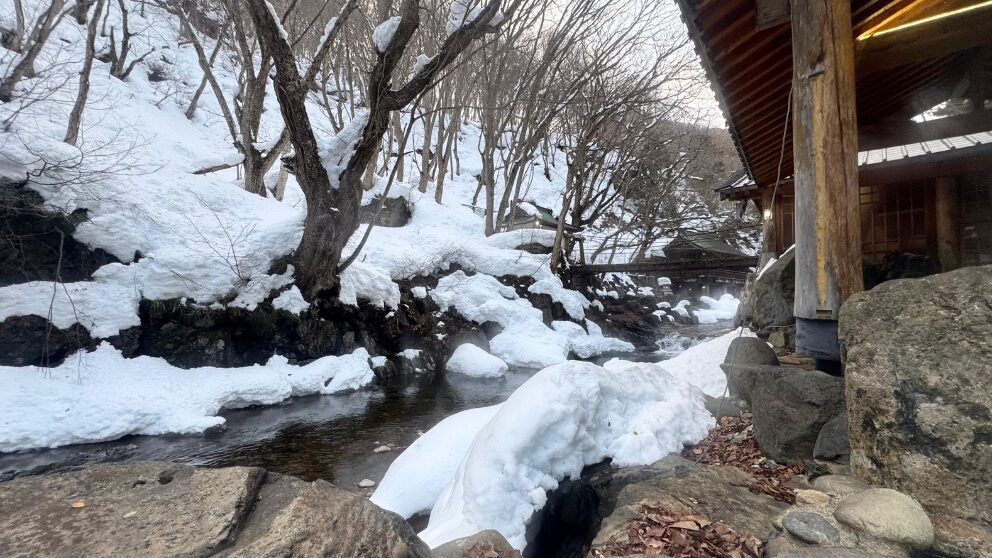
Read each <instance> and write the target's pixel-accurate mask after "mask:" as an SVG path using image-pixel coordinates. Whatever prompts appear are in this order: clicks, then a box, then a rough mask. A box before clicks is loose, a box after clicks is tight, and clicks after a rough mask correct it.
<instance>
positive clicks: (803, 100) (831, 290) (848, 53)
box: [791, 0, 862, 360]
mask: <svg viewBox="0 0 992 558" xmlns="http://www.w3.org/2000/svg"><path fill="white" fill-rule="evenodd" d="M791 7H792V57H793V87H794V88H795V89H794V90H793V103H794V104H793V118H792V129H793V156H794V160H795V171H794V172H795V190H796V193H795V196H796V198H795V203H796V215H795V219H796V299H795V308H794V311H795V315H796V322H797V323H796V349H797V351H799V352H805V353H806V354H809V355H811V356H814V357H818V358H823V359H830V360H839V355H840V351H839V347H838V346H837V338H836V327H837V323H836V320H837V318H838V314H839V311H840V306H841V304H842V303H843V302H844V301H845V300H847V298H848V297H850V296H851V295H853V294H854V293H856V292H858V291H860V290H862V272H861V220H860V208H859V200H858V167H857V164H858V129H857V112H856V98H855V94H854V38H853V34H852V30H851V0H791Z"/></svg>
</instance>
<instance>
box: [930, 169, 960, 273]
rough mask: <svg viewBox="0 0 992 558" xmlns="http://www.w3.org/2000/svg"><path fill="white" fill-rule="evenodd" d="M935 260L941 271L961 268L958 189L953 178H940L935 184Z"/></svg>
mask: <svg viewBox="0 0 992 558" xmlns="http://www.w3.org/2000/svg"><path fill="white" fill-rule="evenodd" d="M935 186H936V190H937V192H936V197H937V204H936V205H937V258H938V259H940V268H941V271H951V270H953V269H957V268H959V267H961V238H960V233H959V225H960V224H959V223H958V207H959V206H958V189H957V182H956V181H955V180H954V177H953V176H941V177H938V178H937V182H936V185H935Z"/></svg>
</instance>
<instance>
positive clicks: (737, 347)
mask: <svg viewBox="0 0 992 558" xmlns="http://www.w3.org/2000/svg"><path fill="white" fill-rule="evenodd" d="M723 362H724V363H726V364H727V365H731V366H733V365H763V364H768V365H772V366H778V364H779V362H778V356H776V355H775V351H773V350H772V348H771V347H769V346H768V343H766V342H764V341H763V340H761V339H759V338H757V337H738V338H737V339H734V340H733V341H731V342H730V347H728V348H727V356H726V357H724V359H723Z"/></svg>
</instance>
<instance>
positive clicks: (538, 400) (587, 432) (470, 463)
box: [379, 361, 713, 549]
mask: <svg viewBox="0 0 992 558" xmlns="http://www.w3.org/2000/svg"><path fill="white" fill-rule="evenodd" d="M712 424H713V418H712V416H710V414H709V413H708V412H707V411H706V409H705V407H704V405H703V396H702V393H701V392H699V390H697V389H696V388H694V387H692V386H688V385H685V384H683V383H681V382H679V381H677V380H675V379H674V378H672V377H671V376H669V375H668V374H665V373H659V371H658V370H657V369H656V368H654V367H653V366H651V365H637V364H632V363H631V364H630V366H626V367H624V368H623V369H615V370H607V369H605V368H602V367H600V366H596V365H594V364H590V363H584V362H574V361H573V362H567V363H564V364H561V365H557V366H552V367H549V368H545V369H544V370H542V371H540V372H538V373H537V374H536V375H535V376H533V377H532V378H531V379H529V380H528V381H527V382H526V383H524V384H523V385H522V386H520V388H518V389H517V390H516V391H515V392H514V393H513V394H512V395H511V396H510V398H509V399H507V401H506V402H505V403H503V405H502V407H501V408H500V409H499V410H498V412H496V414H495V415H494V416H493V417H492V419H491V420H490V421H489V422H488V423H487V424H485V426H483V427H482V428H481V430H480V431H479V432H478V434H477V435H476V436H475V439H474V440H473V441H472V443H471V446H470V447H469V449H468V451H467V453H466V454H465V455H464V459H462V460H461V463H460V464H459V465H458V468H457V471H456V472H455V474H454V477H453V479H452V480H451V482H450V483H449V484H448V485H447V487H446V488H445V489H444V491H443V493H442V494H441V495H440V496H439V497H438V498H437V501H436V502H435V504H434V507H433V509H432V510H431V518H430V523H429V524H428V526H427V529H425V530H424V531H423V532H422V533H420V537H421V538H422V539H423V540H424V541H425V542H427V544H428V545H430V546H431V547H437V546H439V545H441V544H444V543H445V542H448V541H450V540H453V539H456V538H458V537H462V536H466V535H470V534H473V533H476V532H479V531H482V530H485V529H496V530H498V531H499V532H500V533H502V534H503V535H504V536H505V537H506V538H507V540H508V541H510V543H511V544H512V545H513V546H515V547H516V548H518V549H521V548H523V546H524V544H525V540H524V531H525V528H526V524H527V521H528V520H529V519H530V517H531V515H532V514H533V513H534V511H535V510H538V509H540V508H541V507H542V506H543V505H544V503H545V501H546V493H547V491H548V490H552V489H554V488H555V487H557V485H558V481H559V480H561V479H562V478H564V477H566V476H573V477H574V476H577V475H578V474H579V473H580V472H581V471H582V468H583V467H584V466H585V465H588V464H591V463H596V462H599V461H601V460H602V459H604V458H606V457H612V458H613V459H614V462H615V463H616V464H617V465H620V466H625V465H635V464H645V463H652V462H654V461H656V460H658V459H661V458H662V457H663V456H665V455H667V454H668V453H671V452H673V451H678V450H679V449H681V447H682V446H683V444H687V443H694V442H697V441H699V440H700V439H702V438H703V437H704V436H705V435H706V433H707V430H708V428H709V427H711V426H712ZM427 436H431V439H434V438H435V437H439V436H440V434H432V433H430V432H429V433H428V434H427ZM451 457H452V458H453V457H456V456H451ZM411 461H412V459H411ZM400 469H401V467H399V466H397V471H396V473H395V474H396V476H397V477H398V478H404V477H405V478H407V479H412V478H415V477H414V476H413V474H414V471H413V470H412V469H411V470H410V474H409V475H406V474H403V471H401V470H400ZM380 490H381V492H382V493H381V494H380V496H379V499H380V501H389V500H390V499H391V496H388V495H387V490H386V489H383V488H382V487H380ZM426 499H427V498H426V497H424V498H422V499H420V500H418V501H417V505H418V506H419V505H422V504H423V502H424V501H425V500H426ZM414 507H417V506H414V505H413V504H412V503H411V504H410V505H408V506H406V507H405V511H408V510H409V509H411V508H414Z"/></svg>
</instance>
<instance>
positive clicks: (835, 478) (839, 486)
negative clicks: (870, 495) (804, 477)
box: [813, 475, 871, 498]
mask: <svg viewBox="0 0 992 558" xmlns="http://www.w3.org/2000/svg"><path fill="white" fill-rule="evenodd" d="M869 488H871V487H870V486H868V485H867V484H865V482H864V481H862V480H861V479H858V478H855V477H852V476H849V475H824V476H822V477H816V478H815V479H813V489H814V490H819V491H820V492H823V493H826V494H829V495H831V496H838V497H841V498H843V497H844V496H849V495H851V494H857V493H858V492H864V491H865V490H868V489H869Z"/></svg>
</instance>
